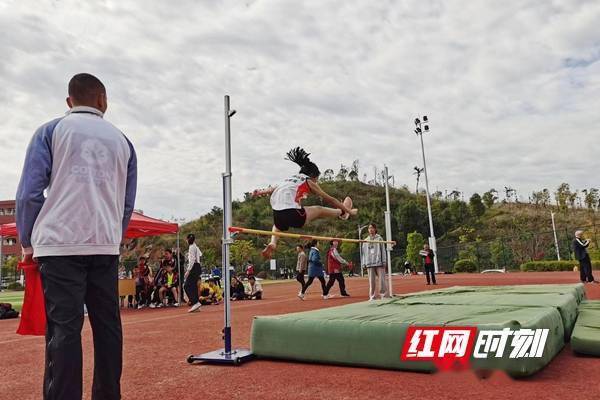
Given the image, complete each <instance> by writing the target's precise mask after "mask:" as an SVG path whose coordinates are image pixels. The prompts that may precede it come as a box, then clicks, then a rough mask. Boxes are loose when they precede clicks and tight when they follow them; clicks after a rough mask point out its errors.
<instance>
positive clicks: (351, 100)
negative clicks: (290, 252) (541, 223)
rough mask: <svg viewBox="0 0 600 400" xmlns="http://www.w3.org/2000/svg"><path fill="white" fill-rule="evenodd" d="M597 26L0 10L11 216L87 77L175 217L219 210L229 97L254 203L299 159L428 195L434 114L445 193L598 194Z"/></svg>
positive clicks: (373, 7)
mask: <svg viewBox="0 0 600 400" xmlns="http://www.w3.org/2000/svg"><path fill="white" fill-rule="evenodd" d="M598 21H600V2H598V1H597V0H590V1H583V0H581V1H579V0H571V1H566V0H554V1H525V0H521V1H516V0H514V1H501V2H500V1H495V0H486V1H483V0H482V1H467V0H460V1H458V0H440V1H435V0H428V1H424V0H415V1H412V0H405V1H382V0H378V1H358V0H356V1H355V0H342V1H326V0H315V1H297V0H278V1H275V0H269V1H267V0H262V1H261V0H257V1H252V0H245V1H244V0H240V1H216V0H214V1H213V0H210V1H197V0H190V1H182V0H178V1H170V2H167V1H161V2H159V1H155V2H148V1H144V2H142V1H91V0H90V1H62V0H60V1H59V0H54V1H24V0H18V1H17V0H14V1H11V0H0V26H1V27H2V35H0V54H1V57H0V121H2V122H1V123H0V182H1V184H0V199H7V198H14V193H15V192H16V188H17V184H18V180H19V176H20V173H21V168H22V163H23V159H24V153H25V149H26V146H27V143H28V141H29V139H30V137H31V135H32V133H33V132H34V130H35V129H36V128H37V127H38V126H39V125H41V124H42V123H43V122H45V121H47V120H49V119H52V118H54V117H56V116H58V115H61V114H62V113H64V111H65V110H66V105H65V101H64V98H65V97H66V85H67V82H68V80H69V79H70V77H71V76H72V75H73V74H75V73H78V72H84V71H85V72H90V73H93V74H95V75H97V76H98V77H99V78H100V79H102V80H103V81H104V83H105V84H106V86H107V89H108V95H109V102H110V103H109V110H108V113H107V115H106V118H107V119H109V120H110V121H111V122H113V123H114V124H116V125H117V126H118V127H119V128H121V129H122V130H123V131H124V132H125V133H126V134H127V135H128V137H129V138H130V139H131V141H132V142H133V143H134V145H135V147H136V150H137V154H138V159H139V186H138V201H137V204H136V207H137V208H141V209H143V210H144V211H145V212H146V213H148V214H152V215H154V216H157V217H162V218H171V217H178V218H187V219H190V218H194V217H197V216H199V215H201V214H203V213H204V212H206V211H207V210H209V209H210V208H211V207H212V206H214V205H220V202H221V175H220V173H221V172H222V171H223V169H224V149H223V146H224V138H223V95H225V94H229V95H231V101H232V106H233V108H235V109H237V111H238V113H237V115H236V116H235V117H234V119H233V121H232V135H233V137H232V141H233V174H234V175H233V179H234V180H233V186H234V192H235V195H236V196H238V197H239V196H241V195H242V193H243V192H245V191H250V190H252V189H253V188H256V187H263V186H266V185H268V184H272V183H276V182H277V181H279V180H280V179H281V178H284V177H286V176H287V175H289V174H291V173H293V172H295V168H294V165H293V164H291V163H290V162H287V161H284V160H283V157H284V154H285V152H286V151H287V150H288V149H289V148H291V147H292V146H297V145H302V146H304V147H305V148H306V149H307V150H309V151H310V152H311V153H313V158H314V161H315V162H316V163H317V164H318V165H319V166H320V168H321V170H322V171H323V170H325V169H327V168H333V169H339V166H340V164H341V163H344V164H350V163H351V162H352V160H354V159H359V160H360V166H361V173H360V176H361V177H362V175H363V173H367V174H368V175H369V179H372V175H373V169H374V167H377V168H381V167H383V165H384V164H387V165H388V166H389V168H390V170H391V173H392V174H393V175H394V177H395V182H396V184H397V185H399V184H407V185H409V187H411V188H413V187H414V181H415V177H414V176H413V175H412V172H413V171H412V169H413V167H414V166H415V165H419V166H421V164H422V161H421V154H420V146H419V142H418V138H417V136H415V135H414V133H412V130H413V128H414V125H413V120H414V118H415V117H416V116H418V115H423V114H427V115H428V116H429V118H430V120H431V134H428V135H427V136H425V137H424V139H425V147H426V152H427V157H428V167H429V175H430V183H431V186H432V189H436V188H437V189H440V190H442V191H443V190H446V189H447V190H453V189H458V190H460V191H463V192H465V193H466V194H467V195H468V194H470V193H472V192H475V191H477V192H480V193H481V192H483V191H485V190H488V189H489V188H491V187H495V188H496V189H501V188H503V187H504V186H509V185H510V186H512V187H514V188H515V189H517V191H518V193H519V194H520V195H521V196H523V197H524V198H525V199H526V198H527V196H528V194H529V193H530V192H531V191H532V190H534V189H541V188H543V187H549V188H551V189H553V188H555V187H556V186H558V184H559V183H561V182H569V183H570V184H571V186H572V187H574V188H577V189H583V188H586V187H593V186H599V184H598V181H597V171H598V170H599V169H600V161H599V158H598V147H599V146H598V145H599V143H600V136H599V131H598V127H599V126H600V112H599V111H598V110H600V62H598V61H599V60H600V24H599V23H598ZM358 206H360V205H358Z"/></svg>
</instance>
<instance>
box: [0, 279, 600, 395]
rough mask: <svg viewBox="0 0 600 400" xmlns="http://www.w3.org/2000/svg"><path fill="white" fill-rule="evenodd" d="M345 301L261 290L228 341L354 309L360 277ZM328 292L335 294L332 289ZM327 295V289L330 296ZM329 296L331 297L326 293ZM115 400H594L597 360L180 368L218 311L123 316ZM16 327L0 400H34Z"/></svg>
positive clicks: (405, 282) (284, 287) (215, 336)
mask: <svg viewBox="0 0 600 400" xmlns="http://www.w3.org/2000/svg"><path fill="white" fill-rule="evenodd" d="M577 281H578V274H577V273H573V272H544V273H509V274H486V275H479V274H456V275H441V276H439V277H438V282H439V283H440V284H439V285H438V287H448V286H454V285H509V284H538V283H574V282H577ZM347 283H348V290H349V292H350V294H351V295H352V297H350V298H341V297H339V296H338V297H335V298H333V299H330V300H322V299H321V297H320V296H318V294H317V292H318V287H317V285H313V287H311V289H310V291H309V296H308V299H307V300H306V301H301V300H299V299H298V298H297V297H296V293H297V292H298V283H297V282H295V281H290V282H287V283H277V284H273V285H266V286H265V297H266V298H265V299H264V300H261V301H245V302H239V303H235V302H234V303H232V309H233V341H234V345H235V346H237V347H247V346H249V341H250V327H251V323H252V317H253V316H255V315H272V314H283V313H288V312H295V311H305V310H313V309H318V308H324V307H331V306H337V305H341V304H348V303H353V302H357V301H364V300H366V298H367V287H368V283H367V281H366V280H365V279H361V278H349V279H347ZM336 288H337V286H336ZM429 288H431V287H428V286H425V284H424V277H422V276H411V277H408V278H401V277H395V278H394V292H395V293H407V292H414V291H420V290H425V289H429ZM334 290H335V289H334ZM586 292H587V297H588V298H589V299H600V285H592V284H590V285H586ZM335 293H337V292H335ZM122 317H123V330H124V352H125V353H124V370H123V378H122V381H121V385H122V393H123V399H144V400H153V399H157V400H170V399H185V400H187V399H202V398H210V399H215V400H216V399H252V400H254V399H261V400H270V399H302V400H307V399H313V398H324V399H361V400H362V399H411V400H415V399H461V400H462V399H478V400H479V399H535V398H543V399H561V400H566V399H577V400H586V399H598V398H600V358H591V357H581V356H575V355H574V354H573V353H572V351H571V349H570V347H569V346H568V345H567V346H566V347H565V348H564V349H563V351H562V352H561V353H560V354H559V355H558V356H557V357H556V358H555V359H554V361H553V362H552V363H551V364H550V365H549V366H548V367H546V368H545V369H544V370H542V371H541V372H539V373H538V374H536V375H535V376H533V377H530V378H527V379H521V380H512V379H510V378H508V377H506V376H505V375H504V374H502V373H495V374H493V375H492V376H491V377H489V378H487V379H479V378H477V377H476V376H475V375H474V374H473V373H461V374H458V373H438V374H423V373H413V372H401V371H385V370H375V369H367V368H351V367H339V366H328V365H315V364H301V363H290V362H281V361H266V360H256V361H252V362H250V363H247V364H244V365H242V366H239V367H226V366H207V365H189V364H187V362H186V357H187V355H189V354H192V353H193V354H199V353H203V352H207V351H211V350H215V349H217V348H219V347H222V341H221V334H220V331H221V328H222V326H223V306H222V305H220V306H207V307H203V308H202V310H201V311H200V312H199V313H195V314H188V313H187V312H186V308H177V309H176V308H171V309H155V310H151V309H144V310H139V311H138V310H125V311H123V313H122ZM17 324H18V321H16V320H6V321H0V400H4V399H10V400H17V399H19V400H26V399H41V387H42V377H43V372H44V371H43V364H44V339H43V338H42V337H22V336H18V335H16V334H15V333H14V332H15V330H16V327H17ZM83 346H84V391H85V396H84V398H86V399H89V398H90V387H91V380H92V367H93V350H92V343H91V331H90V328H89V324H88V323H87V322H86V323H85V326H84V332H83Z"/></svg>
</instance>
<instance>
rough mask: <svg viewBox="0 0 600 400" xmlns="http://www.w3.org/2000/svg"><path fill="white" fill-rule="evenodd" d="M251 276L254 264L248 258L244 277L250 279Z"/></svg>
mask: <svg viewBox="0 0 600 400" xmlns="http://www.w3.org/2000/svg"><path fill="white" fill-rule="evenodd" d="M251 276H254V265H252V261H250V260H248V264H246V277H247V278H248V279H250V277H251Z"/></svg>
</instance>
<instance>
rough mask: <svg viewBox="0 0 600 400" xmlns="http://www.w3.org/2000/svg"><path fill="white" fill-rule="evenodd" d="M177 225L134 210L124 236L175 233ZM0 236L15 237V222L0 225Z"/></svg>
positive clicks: (177, 228)
mask: <svg viewBox="0 0 600 400" xmlns="http://www.w3.org/2000/svg"><path fill="white" fill-rule="evenodd" d="M178 230H179V226H178V225H177V224H173V223H171V222H166V221H162V220H160V219H156V218H150V217H148V216H146V215H143V214H140V213H137V212H134V213H133V214H132V215H131V220H130V221H129V226H128V227H127V232H125V237H126V238H138V237H143V236H158V235H164V234H167V233H177V231H178ZM0 236H4V237H16V236H17V224H15V223H14V222H13V223H12V224H4V225H0Z"/></svg>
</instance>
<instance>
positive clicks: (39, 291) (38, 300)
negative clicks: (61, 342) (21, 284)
mask: <svg viewBox="0 0 600 400" xmlns="http://www.w3.org/2000/svg"><path fill="white" fill-rule="evenodd" d="M18 268H20V269H22V270H23V271H25V282H26V284H25V299H24V300H23V309H22V310H21V321H20V322H19V328H18V329H17V333H18V334H19V335H34V336H44V335H45V334H46V304H45V302H44V289H43V288H42V277H41V275H40V269H39V264H38V263H36V262H29V263H24V262H20V263H19V266H18Z"/></svg>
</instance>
